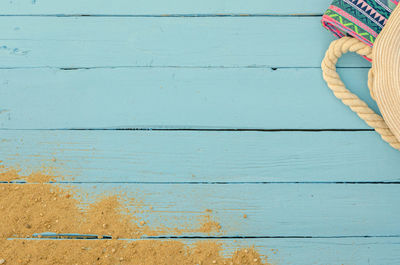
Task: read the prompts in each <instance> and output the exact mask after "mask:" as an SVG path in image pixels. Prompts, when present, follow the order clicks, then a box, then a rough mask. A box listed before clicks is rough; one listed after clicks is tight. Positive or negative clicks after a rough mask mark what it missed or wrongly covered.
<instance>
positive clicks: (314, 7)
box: [0, 0, 330, 15]
mask: <svg viewBox="0 0 400 265" xmlns="http://www.w3.org/2000/svg"><path fill="white" fill-rule="evenodd" d="M329 4H330V0H306V1H301V2H299V1H295V0H289V1H273V0H249V1H240V0H218V1H213V0H203V1H194V0H171V1H168V2H166V1H162V0H134V1H132V0H114V1H113V2H112V4H111V3H110V2H109V1H106V0H86V1H79V0H71V1H68V2H63V1H54V0H12V1H1V2H0V10H1V11H0V14H2V15H5V14H6V15H7V14H8V15H9V14H24V15H32V14H39V15H42V14H54V15H60V14H92V15H98V14H106V15H159V14H215V13H240V14H248V13H250V14H264V13H267V14H305V13H306V14H321V13H322V12H323V10H325V9H326V8H327V7H328V6H329Z"/></svg>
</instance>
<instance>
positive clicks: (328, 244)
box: [222, 238, 400, 265]
mask: <svg viewBox="0 0 400 265" xmlns="http://www.w3.org/2000/svg"><path fill="white" fill-rule="evenodd" d="M222 242H226V248H227V250H234V249H235V248H237V247H238V246H243V247H244V246H246V245H247V246H249V245H252V244H254V245H255V246H256V248H257V249H258V250H259V252H260V253H262V254H266V255H267V256H268V258H269V259H268V260H269V261H270V262H271V263H272V264H279V265H289V264H290V265H321V264H381V265H398V263H399V260H400V244H399V243H400V241H399V240H398V239H390V238H384V239H382V238H380V239H379V238H372V239H371V238H363V239H252V240H243V241H242V240H241V241H240V242H239V243H237V242H232V241H228V240H224V241H222Z"/></svg>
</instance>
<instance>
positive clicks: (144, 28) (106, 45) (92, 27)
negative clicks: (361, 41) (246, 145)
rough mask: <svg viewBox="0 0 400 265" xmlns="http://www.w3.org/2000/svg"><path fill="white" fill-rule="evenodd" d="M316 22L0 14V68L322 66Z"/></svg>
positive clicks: (354, 59) (360, 62)
mask: <svg viewBox="0 0 400 265" xmlns="http://www.w3.org/2000/svg"><path fill="white" fill-rule="evenodd" d="M320 19H321V18H320V17H223V18H221V17H200V18H179V17H156V18H151V19H149V18H146V17H145V18H140V17H139V18H137V17H131V18H129V17H128V18H125V17H124V18H121V17H61V18H60V17H0V32H1V33H2V35H1V38H0V41H1V43H2V45H1V46H0V67H3V68H4V67H60V68H62V67H67V68H68V67H72V68H73V67H121V66H130V67H137V66H145V67H176V66H180V67H183V66H184V67H320V64H321V60H322V57H323V54H324V53H325V51H326V49H327V47H328V45H329V44H330V42H331V41H332V40H333V39H334V37H333V36H332V34H331V33H329V32H328V31H327V30H324V29H323V28H322V26H321V23H320ZM339 65H341V66H369V63H368V62H367V61H366V60H365V59H363V58H361V57H359V56H357V55H352V56H348V58H347V59H344V60H342V62H341V63H340V64H339Z"/></svg>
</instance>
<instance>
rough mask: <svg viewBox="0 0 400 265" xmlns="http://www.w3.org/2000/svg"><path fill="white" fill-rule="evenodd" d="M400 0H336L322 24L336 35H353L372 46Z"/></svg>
mask: <svg viewBox="0 0 400 265" xmlns="http://www.w3.org/2000/svg"><path fill="white" fill-rule="evenodd" d="M398 2H399V0H334V1H333V3H332V4H331V5H330V6H329V9H328V10H327V11H326V12H325V14H324V15H323V16H322V25H323V26H324V27H325V28H327V29H328V30H330V31H331V32H332V33H333V34H334V35H335V36H336V37H338V38H341V37H344V36H352V37H355V38H358V39H360V40H361V41H363V42H364V43H366V44H368V45H370V46H372V45H373V43H374V41H375V39H376V37H377V36H378V34H379V32H380V31H381V30H382V28H383V27H384V26H385V24H386V21H387V20H388V18H389V16H390V14H391V12H392V11H393V9H394V8H395V7H396V6H397V4H398Z"/></svg>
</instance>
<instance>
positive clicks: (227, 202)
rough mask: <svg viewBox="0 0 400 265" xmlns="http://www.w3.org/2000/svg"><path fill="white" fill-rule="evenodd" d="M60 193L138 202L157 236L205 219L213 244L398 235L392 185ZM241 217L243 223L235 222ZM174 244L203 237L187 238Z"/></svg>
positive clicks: (97, 187)
mask: <svg viewBox="0 0 400 265" xmlns="http://www.w3.org/2000/svg"><path fill="white" fill-rule="evenodd" d="M0 185H4V184H0ZM15 185H21V184H15ZM68 187H69V188H70V187H74V191H75V190H82V191H83V192H84V191H88V192H90V196H93V197H89V198H97V197H96V196H99V195H101V196H103V195H105V194H107V193H110V194H123V193H126V194H128V197H132V198H135V199H137V200H141V201H143V203H141V205H142V206H143V211H144V212H143V213H138V214H137V216H140V217H143V219H144V220H146V223H147V224H148V225H149V226H150V227H152V228H156V227H159V226H160V225H161V226H162V227H163V228H162V231H165V230H166V229H165V227H166V228H171V229H174V228H177V229H179V228H184V229H198V228H199V227H200V226H201V224H202V222H204V216H206V215H210V216H211V220H215V221H216V222H219V223H220V225H221V227H222V230H221V232H211V234H210V236H215V237H220V236H225V237H289V238H291V237H295V238H298V237H300V238H301V237H315V238H326V239H329V238H342V237H351V238H358V237H398V236H399V235H400V227H399V225H398V220H399V218H400V211H398V209H399V207H398V203H397V202H398V200H399V199H400V198H399V197H400V185H376V184H354V185H346V184H344V185H339V184H263V185H260V184H224V185H215V184H202V185H199V184H126V183H117V184H113V183H108V184H99V183H93V184H80V185H70V184H68ZM383 194H384V196H382V195H383ZM131 205H132V204H129V205H128V206H127V207H128V208H130V207H132V206H131ZM150 206H152V207H153V209H151V210H150ZM206 209H210V210H212V213H208V212H206ZM244 214H247V216H248V217H247V218H243V215H244ZM207 220H208V219H207ZM35 232H46V231H35ZM171 235H176V234H175V233H174V232H172V234H171V232H168V231H166V232H162V234H161V235H160V236H171ZM179 236H181V237H185V236H205V237H207V236H208V235H207V234H204V233H200V232H191V231H189V232H185V233H183V234H182V235H179Z"/></svg>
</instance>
